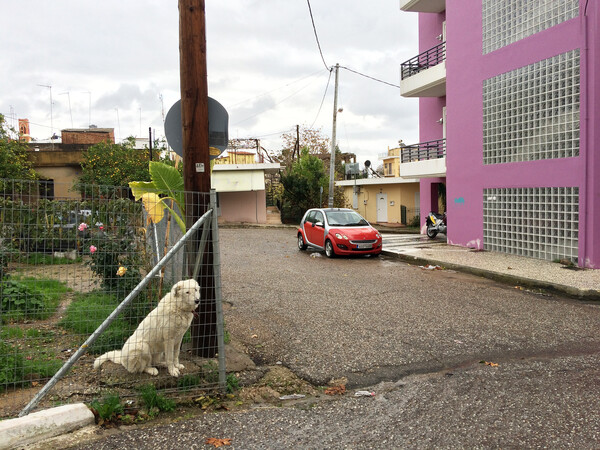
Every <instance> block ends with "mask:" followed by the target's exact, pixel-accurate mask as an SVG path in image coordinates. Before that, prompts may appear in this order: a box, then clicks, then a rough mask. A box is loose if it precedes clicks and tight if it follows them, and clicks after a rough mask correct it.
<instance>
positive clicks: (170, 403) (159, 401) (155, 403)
mask: <svg viewBox="0 0 600 450" xmlns="http://www.w3.org/2000/svg"><path fill="white" fill-rule="evenodd" d="M139 390H140V400H141V402H142V404H143V405H144V406H145V408H146V410H147V411H148V414H150V415H151V414H152V410H158V411H173V410H174V409H175V405H176V404H175V401H174V400H171V399H169V398H166V397H164V396H162V395H159V394H158V393H157V392H156V387H155V386H154V385H152V384H145V385H143V386H140V388H139Z"/></svg>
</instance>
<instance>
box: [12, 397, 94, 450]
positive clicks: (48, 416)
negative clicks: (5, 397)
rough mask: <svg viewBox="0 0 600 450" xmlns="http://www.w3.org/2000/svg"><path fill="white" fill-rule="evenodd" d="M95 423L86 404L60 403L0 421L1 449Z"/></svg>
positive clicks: (25, 443)
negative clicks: (60, 404) (49, 407)
mask: <svg viewBox="0 0 600 450" xmlns="http://www.w3.org/2000/svg"><path fill="white" fill-rule="evenodd" d="M94 423H95V418H94V414H93V413H92V412H91V411H90V410H89V409H88V407H87V406H85V405H84V404H83V403H76V404H73V405H64V406H58V407H56V408H51V409H46V410H44V411H39V412H36V413H32V414H29V415H27V416H24V417H19V418H16V419H9V420H5V421H2V422H0V450H5V449H10V448H15V447H16V446H23V445H28V444H33V443H36V442H39V441H41V440H43V439H48V438H51V437H54V436H58V435H61V434H65V433H70V432H71V431H74V430H76V429H78V428H82V427H84V426H87V425H93V424H94Z"/></svg>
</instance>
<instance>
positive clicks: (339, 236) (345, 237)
mask: <svg viewBox="0 0 600 450" xmlns="http://www.w3.org/2000/svg"><path fill="white" fill-rule="evenodd" d="M335 237H336V238H337V239H346V240H348V236H346V235H345V234H340V233H335Z"/></svg>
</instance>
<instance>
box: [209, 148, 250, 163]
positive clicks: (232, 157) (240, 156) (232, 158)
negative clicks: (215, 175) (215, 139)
mask: <svg viewBox="0 0 600 450" xmlns="http://www.w3.org/2000/svg"><path fill="white" fill-rule="evenodd" d="M255 158H256V153H252V152H243V151H239V150H238V151H232V150H227V156H222V157H220V158H216V159H215V164H254V163H255V162H256V161H255Z"/></svg>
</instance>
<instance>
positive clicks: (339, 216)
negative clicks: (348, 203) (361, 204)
mask: <svg viewBox="0 0 600 450" xmlns="http://www.w3.org/2000/svg"><path fill="white" fill-rule="evenodd" d="M325 215H326V216H327V222H329V225H330V226H338V227H359V226H363V225H368V223H367V221H366V220H365V219H363V218H362V217H361V215H360V214H358V213H355V212H354V211H326V212H325Z"/></svg>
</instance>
